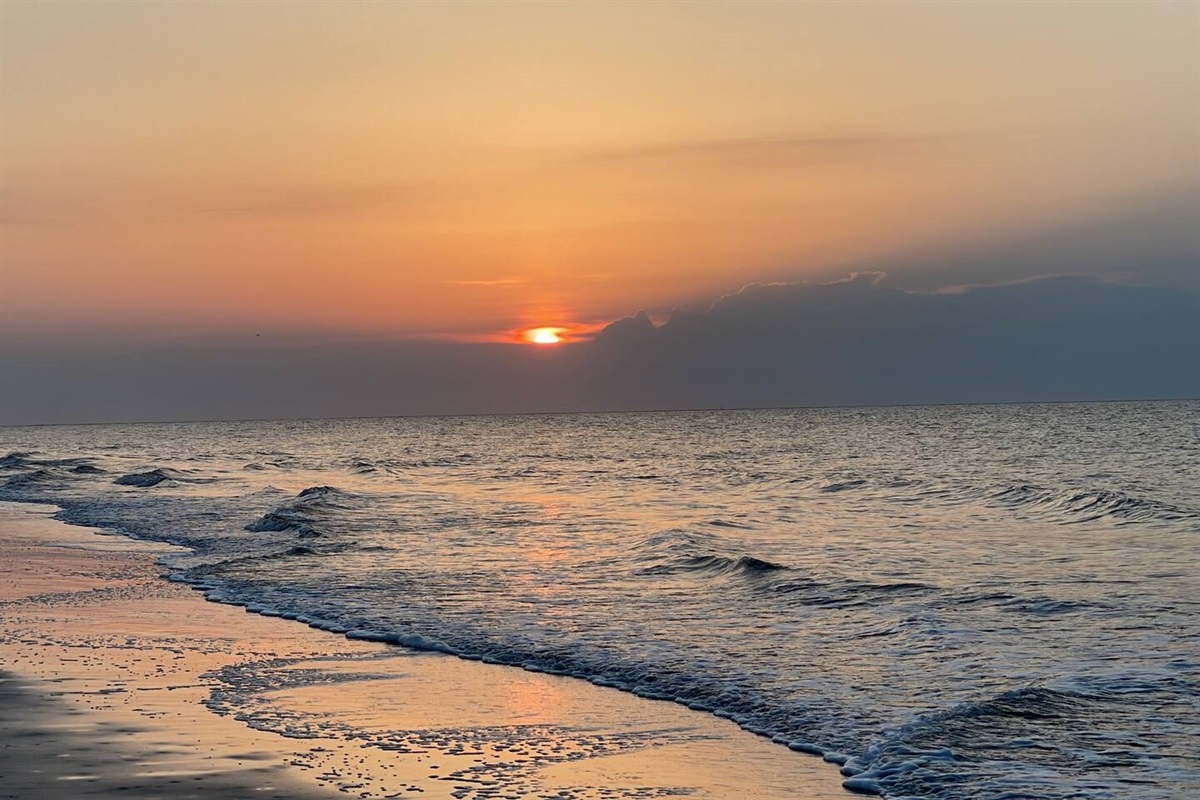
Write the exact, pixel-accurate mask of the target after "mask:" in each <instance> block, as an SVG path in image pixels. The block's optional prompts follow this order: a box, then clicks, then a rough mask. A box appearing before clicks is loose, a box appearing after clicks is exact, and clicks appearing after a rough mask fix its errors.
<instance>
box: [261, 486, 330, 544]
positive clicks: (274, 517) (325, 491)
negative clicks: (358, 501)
mask: <svg viewBox="0 0 1200 800" xmlns="http://www.w3.org/2000/svg"><path fill="white" fill-rule="evenodd" d="M349 506H350V495H349V494H347V493H346V492H343V491H342V490H341V489H337V488H335V487H333V486H310V487H308V488H307V489H304V490H302V491H301V492H300V493H299V494H297V495H296V497H295V499H293V500H289V501H288V502H286V503H284V504H283V505H281V506H278V507H277V508H275V509H274V510H272V511H268V512H267V513H265V514H263V515H262V516H261V517H259V518H258V519H256V520H254V521H253V522H251V523H249V524H247V525H246V530H248V531H253V532H259V533H261V532H275V533H281V532H283V531H294V532H295V533H296V535H297V536H299V537H300V538H301V539H315V538H318V537H320V536H323V535H325V531H324V530H323V529H322V528H321V527H320V524H321V522H322V519H321V517H322V516H323V515H324V514H327V513H328V512H330V511H335V510H340V509H345V508H348V507H349Z"/></svg>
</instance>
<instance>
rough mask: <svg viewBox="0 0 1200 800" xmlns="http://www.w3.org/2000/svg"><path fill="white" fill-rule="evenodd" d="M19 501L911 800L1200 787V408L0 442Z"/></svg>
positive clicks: (483, 422) (326, 428)
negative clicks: (787, 750) (744, 738)
mask: <svg viewBox="0 0 1200 800" xmlns="http://www.w3.org/2000/svg"><path fill="white" fill-rule="evenodd" d="M9 452H11V453H12V455H9V456H7V457H5V458H3V459H0V499H6V500H27V501H38V502H53V503H56V504H58V505H60V506H61V507H62V509H63V511H62V514H61V516H62V517H63V518H64V519H66V520H68V521H71V522H77V523H81V524H88V525H96V526H101V527H106V528H111V529H116V530H120V531H122V532H125V533H129V534H132V535H136V536H139V537H144V538H149V539H156V540H163V541H170V542H174V543H179V544H186V545H188V546H190V547H191V548H193V549H194V554H193V555H190V556H186V557H177V558H175V560H174V561H173V562H171V568H172V571H173V573H174V576H175V577H176V578H177V579H182V580H187V581H189V582H192V583H195V584H197V585H199V586H200V587H201V588H203V589H204V590H205V591H206V592H207V594H208V596H209V597H210V598H212V599H214V600H222V601H226V602H237V603H241V604H246V605H249V606H251V607H253V608H256V609H257V610H261V611H265V612H267V613H271V614H279V615H282V616H287V617H289V618H291V617H299V618H300V620H301V621H304V622H309V623H311V624H314V625H316V626H319V627H325V628H327V629H330V630H332V631H337V632H352V633H353V635H356V636H366V637H378V638H383V639H387V640H391V641H396V642H399V643H403V644H408V645H410V646H417V647H424V648H431V649H440V650H446V651H449V652H452V653H456V654H458V655H461V656H463V657H465V658H479V659H484V660H488V661H498V662H504V663H512V664H521V665H525V666H526V667H527V668H529V669H536V670H544V671H551V672H559V673H566V674H571V675H576V676H578V677H580V678H582V679H587V680H591V681H593V682H595V683H599V684H602V685H613V686H618V687H621V688H624V689H627V690H630V691H634V692H637V693H638V694H642V695H645V696H648V697H653V698H662V699H670V700H674V701H676V702H680V703H684V704H687V705H689V706H692V707H694V708H696V709H698V710H701V711H708V712H713V713H716V714H719V715H722V716H728V717H730V718H732V719H734V720H735V721H737V722H738V723H739V724H741V725H742V726H743V727H745V728H747V729H749V730H752V731H756V732H759V733H762V734H764V735H768V736H772V737H774V738H775V739H776V740H777V741H779V742H780V743H781V745H784V744H786V745H790V746H791V747H793V748H794V749H801V750H812V751H815V752H820V753H824V754H826V757H827V758H829V759H830V760H834V761H839V762H840V761H842V760H846V763H845V766H844V767H843V773H844V774H846V775H847V778H848V779H849V783H848V785H850V786H853V787H855V788H858V789H860V790H866V791H882V792H884V793H886V795H887V796H889V797H903V796H913V797H932V798H1018V797H1044V798H1066V797H1089V798H1092V797H1094V798H1105V797H1139V798H1143V797H1144V798H1179V797H1189V796H1200V745H1198V744H1197V742H1198V741H1200V578H1198V577H1197V574H1198V572H1197V563H1200V403H1196V402H1183V403H1121V404H1116V403H1114V404H1087V405H1037V406H1033V405H1031V406H960V407H936V408H890V409H847V410H794V411H745V412H697V413H655V414H612V415H570V416H521V417H473V418H440V419H432V418H431V419H379V420H341V421H295V422H245V423H194V424H177V425H114V426H81V427H47V428H6V429H0V453H9Z"/></svg>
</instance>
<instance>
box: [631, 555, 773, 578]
mask: <svg viewBox="0 0 1200 800" xmlns="http://www.w3.org/2000/svg"><path fill="white" fill-rule="evenodd" d="M787 569H788V567H786V566H784V565H783V564H776V563H774V562H772V561H767V560H765V559H761V558H755V557H754V556H737V557H730V556H718V555H703V556H690V557H687V558H682V559H678V560H676V561H673V562H671V563H668V564H659V565H657V566H654V567H649V568H647V569H645V570H643V571H642V572H643V574H646V575H671V574H675V573H679V572H702V573H708V574H713V575H761V574H765V573H770V572H778V571H781V570H787Z"/></svg>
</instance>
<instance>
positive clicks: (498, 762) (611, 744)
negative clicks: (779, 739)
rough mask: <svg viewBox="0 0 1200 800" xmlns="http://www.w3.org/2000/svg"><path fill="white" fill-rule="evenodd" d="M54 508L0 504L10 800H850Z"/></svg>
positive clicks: (537, 677) (662, 722)
mask: <svg viewBox="0 0 1200 800" xmlns="http://www.w3.org/2000/svg"><path fill="white" fill-rule="evenodd" d="M52 513H53V509H52V508H48V507H44V506H26V505H16V504H0V573H2V577H0V775H3V776H4V777H3V781H0V797H2V798H57V797H67V796H79V797H124V798H152V797H167V796H169V797H173V798H192V797H194V798H202V797H263V798H310V797H311V798H316V797H339V796H340V797H346V796H351V797H362V798H368V797H408V796H421V797H437V798H526V797H530V798H532V797H544V798H562V799H563V800H566V799H567V798H579V799H580V800H583V799H584V798H655V797H674V796H687V797H697V798H732V797H738V798H764V799H766V798H811V799H812V800H818V799H819V798H831V797H845V796H847V795H846V793H845V792H844V791H843V790H842V789H841V786H840V784H841V779H840V777H839V776H838V773H837V770H836V768H834V767H833V766H831V765H829V764H826V763H823V762H822V761H820V760H819V759H817V758H815V757H811V756H806V755H803V754H798V753H793V752H790V751H788V750H787V749H786V748H784V747H782V746H780V745H778V744H773V743H771V742H770V741H768V740H765V739H763V738H760V737H757V736H754V735H752V734H749V733H746V732H745V731H742V730H740V729H739V728H738V727H737V726H735V725H733V724H732V723H730V722H728V721H726V720H722V719H719V718H716V717H713V716H710V715H708V714H704V713H700V712H694V711H689V710H688V709H685V708H683V707H681V706H678V705H675V704H672V703H664V702H654V701H650V700H645V699H642V698H638V697H634V696H632V695H628V694H625V693H622V692H618V691H615V690H610V689H604V688H600V687H596V686H593V685H591V684H589V683H587V682H584V681H580V680H575V679H570V678H561V677H556V676H548V675H542V674H536V673H530V672H526V671H524V670H520V669H515V668H510V667H501V666H495V665H486V664H481V663H478V662H471V661H464V660H461V659H457V658H454V657H451V656H445V655H441V654H436V653H420V652H414V651H409V650H405V649H403V648H398V647H390V646H386V645H381V644H376V643H370V642H358V641H351V640H347V639H345V638H344V637H341V636H336V635H333V634H330V633H326V632H321V631H316V630H313V629H310V628H308V627H306V626H304V625H302V624H299V623H296V622H287V621H283V620H279V619H271V618H266V617H261V616H258V615H254V614H248V613H245V612H244V610H242V609H240V608H237V607H233V606H225V605H219V604H214V603H209V602H205V601H204V600H203V598H202V597H201V596H200V595H199V594H198V593H196V592H194V591H192V590H190V589H189V588H187V587H185V586H182V585H179V584H174V583H170V582H168V581H166V580H163V579H162V578H161V577H160V576H159V574H160V571H161V570H160V569H159V568H158V567H157V566H156V563H155V559H156V556H157V555H158V554H160V553H162V552H164V551H165V550H166V549H169V548H167V547H166V546H163V545H157V544H151V543H146V542H139V541H133V540H130V539H127V538H124V537H120V536H113V535H101V534H99V533H98V532H96V531H92V530H89V529H85V528H79V527H73V526H68V525H65V524H63V523H60V522H58V521H56V520H54V519H52V516H51V515H52Z"/></svg>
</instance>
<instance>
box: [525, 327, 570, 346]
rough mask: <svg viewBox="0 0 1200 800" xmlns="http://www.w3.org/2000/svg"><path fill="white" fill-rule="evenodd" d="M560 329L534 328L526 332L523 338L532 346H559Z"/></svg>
mask: <svg viewBox="0 0 1200 800" xmlns="http://www.w3.org/2000/svg"><path fill="white" fill-rule="evenodd" d="M562 330H563V329H562V328H534V329H533V330H530V331H526V333H525V338H526V339H528V340H529V341H531V342H533V343H534V344H559V343H560V342H562V337H561V336H559V334H560V333H562Z"/></svg>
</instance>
